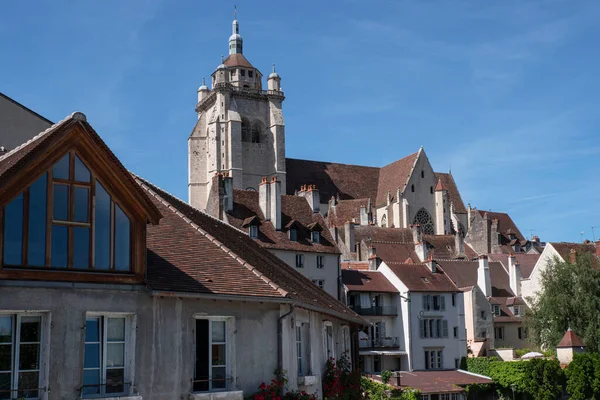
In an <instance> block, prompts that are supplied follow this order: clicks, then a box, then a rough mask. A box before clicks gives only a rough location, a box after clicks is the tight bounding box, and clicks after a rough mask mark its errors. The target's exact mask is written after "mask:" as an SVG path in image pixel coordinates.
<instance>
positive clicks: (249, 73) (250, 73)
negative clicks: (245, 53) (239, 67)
mask: <svg viewBox="0 0 600 400" xmlns="http://www.w3.org/2000/svg"><path fill="white" fill-rule="evenodd" d="M252 77H254V72H253V71H252V70H250V71H248V78H252Z"/></svg>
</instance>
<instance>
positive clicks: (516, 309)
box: [513, 306, 525, 317]
mask: <svg viewBox="0 0 600 400" xmlns="http://www.w3.org/2000/svg"><path fill="white" fill-rule="evenodd" d="M513 314H514V315H515V317H518V316H522V315H525V312H524V309H523V306H513Z"/></svg>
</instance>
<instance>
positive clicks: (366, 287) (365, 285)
mask: <svg viewBox="0 0 600 400" xmlns="http://www.w3.org/2000/svg"><path fill="white" fill-rule="evenodd" d="M342 282H343V283H344V285H346V287H347V288H348V291H350V292H382V293H398V290H397V289H396V288H395V287H394V285H392V283H391V282H390V281H388V280H387V278H386V277H385V276H384V275H383V274H382V273H381V272H379V271H356V270H348V269H343V270H342Z"/></svg>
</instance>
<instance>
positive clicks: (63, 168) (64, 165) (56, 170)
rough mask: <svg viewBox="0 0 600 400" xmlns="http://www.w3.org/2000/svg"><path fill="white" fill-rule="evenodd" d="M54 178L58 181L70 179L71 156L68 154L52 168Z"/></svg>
mask: <svg viewBox="0 0 600 400" xmlns="http://www.w3.org/2000/svg"><path fill="white" fill-rule="evenodd" d="M52 177H53V178H56V179H69V154H66V155H65V156H64V157H63V158H61V160H60V161H59V162H57V163H56V164H54V167H53V168H52Z"/></svg>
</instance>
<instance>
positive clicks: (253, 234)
mask: <svg viewBox="0 0 600 400" xmlns="http://www.w3.org/2000/svg"><path fill="white" fill-rule="evenodd" d="M249 234H250V237H251V238H252V239H256V238H258V226H257V225H250V229H249Z"/></svg>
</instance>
